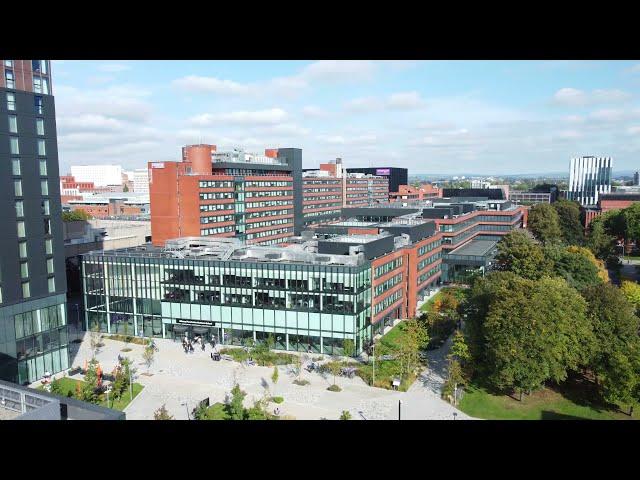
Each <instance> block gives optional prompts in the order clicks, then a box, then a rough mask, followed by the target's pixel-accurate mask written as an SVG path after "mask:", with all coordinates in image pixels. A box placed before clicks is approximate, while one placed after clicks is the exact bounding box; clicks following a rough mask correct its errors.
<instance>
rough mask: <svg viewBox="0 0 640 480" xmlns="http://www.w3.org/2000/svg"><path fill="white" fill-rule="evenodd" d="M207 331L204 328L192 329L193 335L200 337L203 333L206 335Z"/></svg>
mask: <svg viewBox="0 0 640 480" xmlns="http://www.w3.org/2000/svg"><path fill="white" fill-rule="evenodd" d="M208 331H209V329H208V328H204V327H193V333H197V334H199V335H202V334H203V333H207V332H208Z"/></svg>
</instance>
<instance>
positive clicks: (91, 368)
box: [77, 358, 98, 403]
mask: <svg viewBox="0 0 640 480" xmlns="http://www.w3.org/2000/svg"><path fill="white" fill-rule="evenodd" d="M97 369H98V361H97V360H96V359H95V358H92V359H91V361H89V364H88V365H87V372H86V373H85V375H84V383H83V384H82V386H81V387H80V388H79V389H77V394H78V397H79V399H80V400H82V401H84V402H89V403H98V372H97Z"/></svg>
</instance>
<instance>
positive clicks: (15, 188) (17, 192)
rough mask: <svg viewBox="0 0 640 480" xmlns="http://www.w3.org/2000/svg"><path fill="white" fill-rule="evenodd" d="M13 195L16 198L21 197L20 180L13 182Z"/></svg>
mask: <svg viewBox="0 0 640 480" xmlns="http://www.w3.org/2000/svg"><path fill="white" fill-rule="evenodd" d="M13 193H14V194H15V196H16V197H21V196H22V180H14V181H13Z"/></svg>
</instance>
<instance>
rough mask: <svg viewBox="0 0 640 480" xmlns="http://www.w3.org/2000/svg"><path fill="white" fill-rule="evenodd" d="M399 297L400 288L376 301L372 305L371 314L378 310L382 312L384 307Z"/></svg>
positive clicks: (375, 313) (400, 296) (377, 312)
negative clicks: (378, 301)
mask: <svg viewBox="0 0 640 480" xmlns="http://www.w3.org/2000/svg"><path fill="white" fill-rule="evenodd" d="M401 298H402V289H400V290H396V291H395V292H393V293H392V294H391V295H389V296H388V297H387V298H385V299H384V300H382V301H381V302H380V303H376V304H375V305H374V306H373V315H377V314H379V313H380V312H382V311H383V310H385V309H386V308H388V307H389V306H390V305H392V304H394V303H395V302H397V301H398V300H400V299H401Z"/></svg>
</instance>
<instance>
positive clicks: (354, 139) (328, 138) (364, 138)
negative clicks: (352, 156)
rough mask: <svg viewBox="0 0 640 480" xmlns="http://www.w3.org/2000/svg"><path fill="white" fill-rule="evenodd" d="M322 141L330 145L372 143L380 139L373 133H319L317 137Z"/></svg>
mask: <svg viewBox="0 0 640 480" xmlns="http://www.w3.org/2000/svg"><path fill="white" fill-rule="evenodd" d="M316 138H317V139H318V140H319V141H320V142H322V143H327V144H330V145H371V144H375V143H376V142H377V141H378V137H377V136H376V135H373V134H365V135H353V136H347V137H345V136H342V135H318V136H317V137H316Z"/></svg>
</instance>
